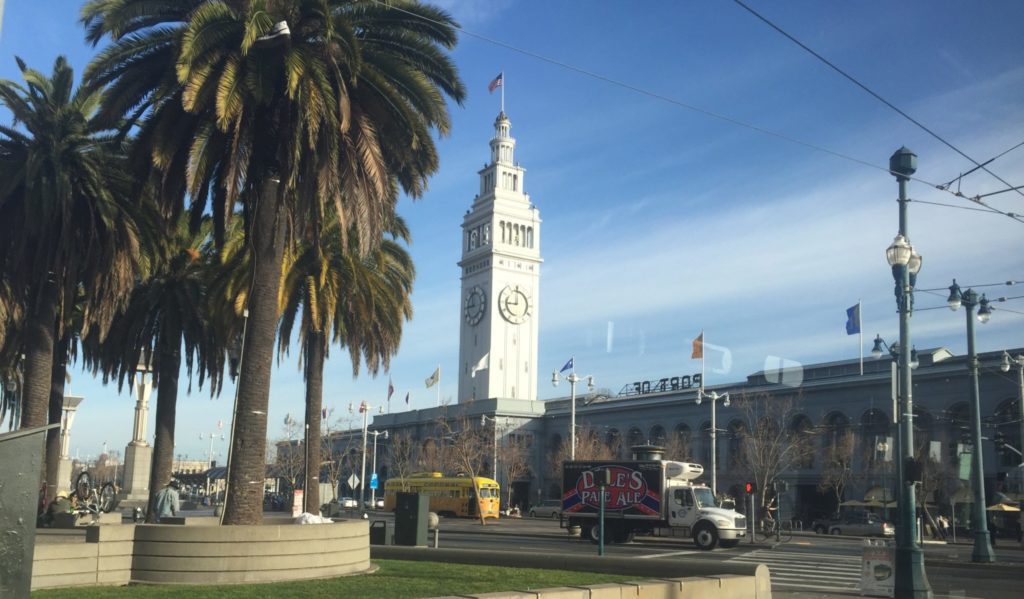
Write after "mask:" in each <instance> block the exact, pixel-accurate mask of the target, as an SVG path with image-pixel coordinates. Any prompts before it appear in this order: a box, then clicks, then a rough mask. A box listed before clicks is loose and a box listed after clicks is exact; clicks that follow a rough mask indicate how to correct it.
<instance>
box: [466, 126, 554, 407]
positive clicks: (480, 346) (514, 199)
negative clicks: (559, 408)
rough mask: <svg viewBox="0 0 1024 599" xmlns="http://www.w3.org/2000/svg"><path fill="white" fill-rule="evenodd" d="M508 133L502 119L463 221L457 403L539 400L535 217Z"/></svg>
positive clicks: (537, 221) (537, 224) (537, 217)
mask: <svg viewBox="0 0 1024 599" xmlns="http://www.w3.org/2000/svg"><path fill="white" fill-rule="evenodd" d="M511 129H512V123H511V122H510V121H509V120H508V116H506V115H505V112H504V111H502V112H501V113H499V114H498V118H497V119H495V121H494V138H493V139H491V161H490V163H489V164H487V165H486V166H484V168H483V169H482V170H481V171H480V172H479V175H480V192H479V194H478V195H477V196H476V198H474V200H473V205H472V207H471V208H470V210H468V211H467V212H466V216H465V217H464V218H463V219H462V260H460V261H459V268H461V269H462V295H461V298H462V299H461V304H462V305H461V312H460V316H461V318H460V323H461V324H460V326H459V330H460V335H459V402H467V401H473V400H474V399H488V398H500V399H530V400H535V399H537V318H538V316H539V313H540V264H541V262H542V260H541V258H540V211H538V210H537V208H536V207H535V206H534V205H533V204H532V203H530V196H528V195H526V193H524V192H523V189H524V185H523V183H524V178H525V174H526V170H525V169H523V168H522V167H521V166H519V165H518V164H517V163H516V161H515V147H516V140H515V139H513V138H512V136H511V135H510V134H509V132H510V130H511Z"/></svg>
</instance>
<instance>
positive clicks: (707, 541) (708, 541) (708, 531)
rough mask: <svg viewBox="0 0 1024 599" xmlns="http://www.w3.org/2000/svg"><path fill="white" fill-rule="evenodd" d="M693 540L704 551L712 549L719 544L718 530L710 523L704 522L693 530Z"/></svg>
mask: <svg viewBox="0 0 1024 599" xmlns="http://www.w3.org/2000/svg"><path fill="white" fill-rule="evenodd" d="M693 542H694V543H696V544H697V548H698V549H701V550H703V551H711V550H712V549H714V548H715V545H717V544H718V530H717V529H715V527H714V526H711V525H710V524H702V525H700V526H698V527H697V529H696V530H694V531H693Z"/></svg>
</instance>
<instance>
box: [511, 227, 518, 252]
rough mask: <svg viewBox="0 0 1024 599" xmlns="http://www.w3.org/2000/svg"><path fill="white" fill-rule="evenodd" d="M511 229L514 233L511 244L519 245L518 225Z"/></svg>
mask: <svg viewBox="0 0 1024 599" xmlns="http://www.w3.org/2000/svg"><path fill="white" fill-rule="evenodd" d="M512 230H513V231H514V235H515V241H514V242H513V243H512V245H515V246H517V247H518V246H519V225H515V226H514V227H513V229H512Z"/></svg>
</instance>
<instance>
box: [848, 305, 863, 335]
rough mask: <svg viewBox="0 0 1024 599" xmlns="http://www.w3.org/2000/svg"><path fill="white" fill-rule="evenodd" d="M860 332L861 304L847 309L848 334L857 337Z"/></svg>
mask: <svg viewBox="0 0 1024 599" xmlns="http://www.w3.org/2000/svg"><path fill="white" fill-rule="evenodd" d="M859 332H860V304H854V305H852V306H850V307H849V308H847V309H846V334H847V335H856V334H857V333H859Z"/></svg>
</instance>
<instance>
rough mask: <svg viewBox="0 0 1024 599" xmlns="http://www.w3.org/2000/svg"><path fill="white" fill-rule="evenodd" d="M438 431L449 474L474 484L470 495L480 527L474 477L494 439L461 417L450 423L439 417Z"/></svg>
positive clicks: (481, 516)
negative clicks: (475, 506) (466, 479)
mask: <svg viewBox="0 0 1024 599" xmlns="http://www.w3.org/2000/svg"><path fill="white" fill-rule="evenodd" d="M437 426H438V429H439V430H440V432H441V435H440V439H441V440H442V444H443V445H444V446H445V447H446V448H447V452H446V454H447V458H448V460H449V463H450V464H451V466H452V467H453V468H452V473H454V474H465V475H466V476H468V477H470V480H472V481H473V495H474V496H475V498H476V502H477V510H476V511H477V514H478V515H479V516H480V525H481V526H483V525H484V513H483V509H482V507H483V506H482V502H481V497H480V485H479V484H478V482H477V479H476V477H477V473H478V472H480V471H482V470H483V465H484V461H485V460H486V458H487V456H489V455H491V451H492V449H493V445H492V443H493V441H494V439H493V437H492V436H491V435H490V434H488V430H487V429H485V428H484V427H481V426H474V422H473V421H471V420H470V419H469V418H467V417H465V416H462V417H459V418H455V419H453V420H449V419H448V418H446V417H445V414H444V413H442V415H441V417H440V418H438V421H437Z"/></svg>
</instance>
